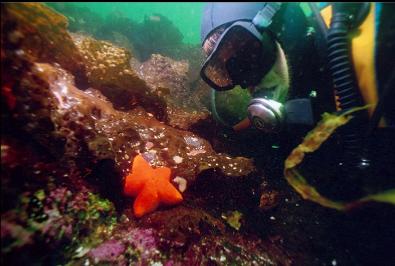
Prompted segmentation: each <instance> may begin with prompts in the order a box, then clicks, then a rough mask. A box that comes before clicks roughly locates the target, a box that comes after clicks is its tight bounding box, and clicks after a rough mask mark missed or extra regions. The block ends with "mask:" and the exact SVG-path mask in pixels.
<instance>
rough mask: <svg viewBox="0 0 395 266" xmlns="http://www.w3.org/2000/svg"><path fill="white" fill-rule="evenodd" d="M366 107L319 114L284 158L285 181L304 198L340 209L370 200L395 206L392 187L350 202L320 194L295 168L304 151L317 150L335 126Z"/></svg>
mask: <svg viewBox="0 0 395 266" xmlns="http://www.w3.org/2000/svg"><path fill="white" fill-rule="evenodd" d="M368 107H369V106H364V107H358V108H354V109H352V110H350V111H348V112H345V113H344V114H341V115H336V114H329V113H324V114H323V116H322V117H323V118H322V120H321V121H320V122H319V123H318V125H317V126H316V127H315V128H314V129H313V130H312V131H310V132H309V133H308V134H307V136H306V137H305V138H304V140H303V142H302V143H301V144H299V145H298V146H297V147H296V148H295V149H294V150H293V151H292V152H291V154H290V155H289V156H288V158H287V159H286V160H285V169H284V176H285V178H286V179H287V181H288V183H289V184H290V185H291V186H292V187H293V188H294V189H295V190H296V191H297V192H298V193H299V194H300V195H301V196H302V198H303V199H307V200H311V201H313V202H316V203H318V204H320V205H322V206H325V207H328V208H332V209H336V210H341V211H344V210H349V209H352V208H354V207H356V206H359V205H360V204H362V203H365V202H370V201H376V202H383V203H390V204H394V205H395V189H389V190H386V191H383V192H380V193H378V194H372V195H368V196H366V197H362V198H360V199H357V200H354V201H350V202H342V201H334V200H331V199H329V198H326V197H324V196H322V195H321V194H320V193H319V192H318V191H317V190H316V189H315V188H314V187H313V186H311V185H310V184H309V183H308V182H307V181H306V179H305V178H304V177H303V176H302V175H301V174H300V173H299V172H298V170H297V166H298V165H299V164H301V163H302V162H303V159H304V156H305V154H306V153H312V152H314V151H316V150H317V149H318V148H319V147H320V146H321V144H322V143H324V142H325V141H326V140H327V139H328V138H329V137H330V136H331V135H332V134H333V132H334V131H335V130H336V129H337V128H338V127H340V126H343V125H345V124H347V123H348V122H349V121H350V120H351V119H352V116H351V114H352V113H354V112H357V111H360V110H363V109H366V108H368Z"/></svg>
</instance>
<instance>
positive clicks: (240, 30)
mask: <svg viewBox="0 0 395 266" xmlns="http://www.w3.org/2000/svg"><path fill="white" fill-rule="evenodd" d="M218 35H219V37H218V36H216V37H218V39H217V40H216V41H212V38H211V37H209V39H208V40H207V41H206V43H205V44H204V45H203V50H204V51H205V53H206V55H208V57H207V59H206V61H205V62H204V64H203V66H202V69H201V72H200V74H201V77H202V79H203V80H204V81H205V82H206V83H207V84H208V85H210V86H211V87H212V88H213V89H215V90H218V91H224V90H229V89H232V88H234V87H235V86H236V85H240V86H241V87H242V88H248V87H250V86H256V85H258V84H259V82H260V81H261V80H262V77H263V76H264V75H265V74H266V73H268V72H269V70H270V69H271V68H272V67H273V64H274V62H275V59H276V56H277V54H276V53H277V49H276V46H275V42H274V39H273V37H272V35H271V34H270V33H268V32H265V33H260V32H258V31H257V30H256V28H255V27H253V26H251V23H248V22H245V21H239V22H235V23H233V24H232V25H231V26H230V27H229V28H227V29H226V30H225V31H224V32H223V33H222V34H218ZM214 47H215V48H214Z"/></svg>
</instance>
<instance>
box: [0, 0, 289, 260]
mask: <svg viewBox="0 0 395 266" xmlns="http://www.w3.org/2000/svg"><path fill="white" fill-rule="evenodd" d="M18 10H21V12H26V13H28V14H35V16H38V17H39V14H41V13H42V12H44V13H45V16H46V17H48V19H47V20H46V23H48V25H46V27H49V28H50V30H48V32H50V34H51V35H53V36H51V38H53V39H54V40H58V39H59V40H60V39H61V38H63V39H65V40H66V41H65V43H66V44H67V42H69V41H70V42H69V44H70V46H68V45H60V44H59V45H58V46H55V47H53V46H51V45H52V44H51V45H50V46H46V43H47V42H49V43H50V42H51V40H47V38H48V36H43V32H41V31H40V29H41V28H40V27H41V26H40V25H41V24H40V23H41V21H40V20H39V21H38V22H36V21H35V20H34V19H32V20H31V21H30V20H29V21H26V20H25V19H23V18H21V17H20V16H19V13H18V12H19V11H18ZM2 15H3V16H2V20H1V26H2V32H6V34H2V39H1V44H2V46H1V59H2V73H1V74H2V84H1V85H2V98H1V100H2V113H1V119H2V124H6V125H7V126H6V127H5V128H2V143H1V147H2V160H1V162H2V163H1V167H2V175H1V181H2V193H1V194H2V202H4V204H3V205H2V231H1V235H2V255H4V259H5V261H6V262H8V263H11V264H29V263H33V264H34V263H37V264H43V263H44V264H46V263H47V264H48V263H49V264H53V263H56V264H58V263H60V264H62V263H70V264H76V265H79V264H81V263H87V261H88V262H90V263H94V264H100V263H117V264H120V265H128V264H130V263H137V264H140V265H146V264H150V263H153V262H161V263H163V264H165V263H167V264H168V265H172V264H180V263H182V264H184V263H187V264H191V263H192V264H193V263H203V264H205V263H224V262H225V261H232V262H235V263H240V262H242V261H251V263H252V264H254V263H255V262H256V263H257V264H262V263H278V264H289V258H288V255H284V254H283V252H282V251H281V248H278V249H276V248H275V249H267V247H266V246H265V245H264V244H262V242H261V241H260V240H259V239H257V238H254V239H252V238H251V239H252V240H248V239H250V237H248V236H243V235H241V234H239V233H235V232H234V231H233V229H231V227H228V226H227V225H226V224H225V223H224V222H223V221H222V220H219V219H218V218H215V217H214V216H212V215H211V214H209V213H207V212H206V211H205V210H204V209H202V208H201V207H199V205H200V203H199V202H198V201H197V202H196V200H195V198H194V193H193V192H189V191H190V187H191V186H194V184H195V183H196V180H197V179H198V178H199V174H201V173H206V175H208V176H212V177H217V178H222V179H223V180H224V181H223V182H225V183H226V182H227V180H228V178H230V179H234V178H236V179H237V178H241V180H243V179H245V180H248V179H249V178H251V173H253V171H254V170H255V167H254V166H253V163H252V161H251V160H250V159H247V158H243V157H231V156H229V155H227V154H226V153H217V152H216V151H215V150H214V149H213V148H212V146H211V144H210V143H209V142H208V141H207V140H205V139H203V138H201V137H200V136H198V135H196V134H195V133H192V132H190V131H185V130H182V129H180V128H184V129H185V128H188V127H190V126H192V125H194V123H196V122H197V121H199V120H200V119H201V118H203V117H204V116H199V115H196V117H195V118H193V115H194V113H193V112H192V113H189V109H187V108H186V107H185V106H182V105H179V102H177V101H174V102H172V101H171V100H173V99H172V98H171V97H168V96H166V95H161V94H160V93H159V91H160V90H159V91H158V88H160V87H161V86H162V85H163V87H166V89H168V90H169V91H170V94H174V99H175V100H181V99H183V98H184V99H185V98H186V97H187V96H188V93H189V91H188V86H187V78H186V75H187V71H188V65H187V63H185V62H177V61H173V60H171V59H170V58H164V57H161V56H160V55H158V56H153V58H152V61H153V62H148V63H147V65H145V67H147V68H148V69H150V70H149V71H147V70H145V71H146V74H147V75H149V74H152V73H155V74H157V73H158V70H159V69H158V67H164V68H165V69H166V71H164V72H163V73H164V76H158V77H157V78H158V79H156V80H152V79H150V78H148V77H146V78H144V75H140V74H139V75H138V74H137V73H136V72H134V70H133V69H132V68H130V64H129V63H130V59H131V55H130V54H129V53H128V52H127V51H126V50H124V49H122V48H119V47H116V46H115V45H113V44H111V43H108V42H103V41H96V40H94V39H93V38H91V37H85V36H81V35H74V36H72V37H70V35H69V34H68V32H67V31H66V30H65V26H66V23H65V20H64V18H63V17H62V16H60V15H58V14H56V13H53V12H52V11H51V10H50V9H47V8H46V7H45V6H43V5H41V4H9V5H8V4H3V5H2ZM58 20H59V21H63V22H62V23H53V24H51V23H52V22H53V21H55V22H56V21H58ZM46 27H45V28H44V29H45V30H47V28H46ZM51 27H52V28H51ZM29 31H34V32H38V34H37V35H36V36H38V37H35V38H37V39H38V40H39V43H40V48H37V47H36V45H35V42H33V45H32V46H29V44H30V41H29V38H28V37H27V36H28V34H27V32H29ZM15 34H16V35H17V37H18V38H16V39H15V38H14V37H13V36H14V35H15ZM48 45H49V44H48ZM41 46H42V47H41ZM48 47H50V48H51V49H53V51H51V52H53V53H54V54H55V55H56V54H60V55H63V56H64V55H65V54H67V53H69V54H70V56H69V57H65V58H60V59H59V60H55V59H54V58H53V57H48V58H46V57H45V56H44V55H41V54H42V53H45V51H47V50H46V49H49V48H48ZM63 48H64V50H63ZM37 49H41V50H37ZM38 55H40V56H41V57H40V56H38ZM73 55H75V56H73ZM54 57H56V56H54ZM43 58H46V59H45V60H43ZM73 60H75V61H73ZM79 65H81V67H82V68H84V69H86V72H81V71H77V72H78V75H80V76H81V77H84V78H85V79H86V81H87V83H84V84H82V83H76V82H75V75H76V74H75V73H74V72H75V71H76V69H78V66H79ZM72 66H75V67H76V68H74V67H72ZM150 67H151V68H150ZM143 68H144V67H143ZM151 72H152V73H151ZM131 95H133V97H130V96H131ZM128 97H130V98H128ZM119 98H120V99H119ZM119 100H122V101H121V102H119ZM164 106H166V108H167V109H166V111H163V110H164V109H161V108H163V107H164ZM172 106H173V107H174V110H177V108H180V109H182V111H179V113H177V115H174V114H173V113H171V111H173V109H172ZM184 108H185V109H184ZM167 115H168V117H169V118H171V117H173V118H171V119H168V118H167ZM190 115H192V116H190ZM207 115H208V113H205V116H207ZM181 116H185V118H184V119H185V121H184V122H182V121H181V119H180V117H181ZM188 116H189V118H188ZM191 117H192V118H191ZM187 120H188V121H187ZM139 153H141V154H143V156H144V157H145V158H146V159H147V160H148V161H150V163H151V164H152V165H153V166H154V167H155V166H167V167H170V168H171V169H172V178H176V180H177V181H174V184H175V185H176V186H177V185H178V187H180V186H181V184H182V186H183V189H182V190H184V193H185V195H184V198H185V203H183V204H181V206H176V207H173V208H161V209H160V210H159V211H158V212H155V213H152V214H149V215H147V216H145V217H143V219H141V220H138V219H136V218H135V217H134V216H133V214H132V212H131V206H132V199H128V198H125V197H124V196H123V195H122V186H123V177H124V176H125V175H126V174H127V173H128V171H129V170H130V166H131V162H132V160H133V158H134V156H136V155H137V154H139ZM180 189H181V188H180ZM184 204H185V206H184ZM203 205H204V204H203ZM211 246H216V247H217V248H216V249H214V250H212V249H210V248H208V247H211ZM273 248H274V246H273ZM207 252H208V253H209V254H210V256H209V257H206V254H208V253H207ZM20 254H23V255H22V256H21V255H20ZM185 254H187V255H186V256H185ZM254 261H255V262H254Z"/></svg>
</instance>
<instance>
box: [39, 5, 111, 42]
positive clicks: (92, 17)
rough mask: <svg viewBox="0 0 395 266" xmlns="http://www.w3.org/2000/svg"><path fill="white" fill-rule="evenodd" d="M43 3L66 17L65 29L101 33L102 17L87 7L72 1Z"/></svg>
mask: <svg viewBox="0 0 395 266" xmlns="http://www.w3.org/2000/svg"><path fill="white" fill-rule="evenodd" d="M45 5H47V6H49V7H51V8H53V9H54V10H56V11H57V12H59V13H61V14H63V15H64V16H66V17H67V20H68V25H67V30H69V31H71V32H80V33H84V34H87V35H91V36H97V35H99V34H100V33H101V31H102V29H101V27H100V26H101V25H102V24H103V23H104V22H103V19H102V17H101V16H100V15H99V14H97V13H95V12H92V11H91V10H90V9H89V8H88V7H81V6H76V5H75V4H74V3H71V2H69V3H62V2H46V3H45Z"/></svg>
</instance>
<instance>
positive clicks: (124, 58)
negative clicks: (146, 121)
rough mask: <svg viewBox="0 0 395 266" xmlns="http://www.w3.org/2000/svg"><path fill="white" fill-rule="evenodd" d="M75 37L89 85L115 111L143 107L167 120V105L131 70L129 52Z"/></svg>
mask: <svg viewBox="0 0 395 266" xmlns="http://www.w3.org/2000/svg"><path fill="white" fill-rule="evenodd" d="M72 37H73V40H74V42H75V44H76V46H77V47H78V49H79V51H80V52H81V54H82V56H83V62H84V63H85V65H86V67H87V77H88V80H89V83H90V85H91V86H93V87H94V88H97V89H99V90H100V91H101V92H102V93H103V94H104V95H105V96H106V97H107V98H108V99H109V100H110V101H111V102H112V103H113V105H114V107H115V108H116V109H119V110H130V109H133V108H135V107H136V106H137V105H141V106H143V107H144V108H145V109H146V110H147V111H148V112H151V113H153V114H155V117H157V118H158V119H160V120H165V118H166V113H165V106H166V104H165V103H164V101H163V100H162V99H161V98H159V97H158V96H157V95H156V94H154V93H152V92H151V90H150V89H149V87H148V86H147V85H146V82H145V81H144V80H143V79H141V78H140V77H139V76H138V75H137V73H136V72H135V71H134V70H133V69H131V68H130V60H131V57H132V55H131V54H130V52H129V51H127V50H125V49H123V48H120V47H117V46H115V45H114V44H112V43H110V42H107V41H98V40H95V39H93V38H91V37H87V36H84V35H80V34H72Z"/></svg>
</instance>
